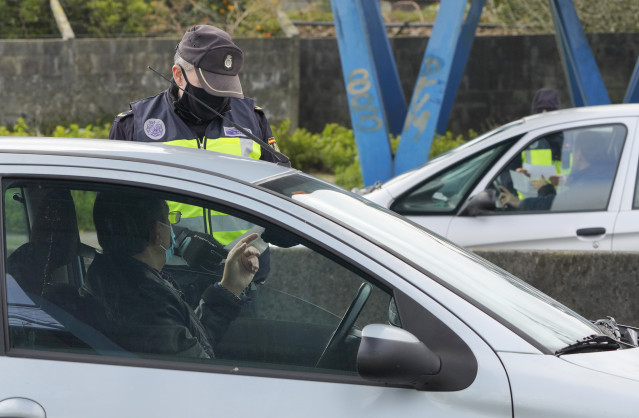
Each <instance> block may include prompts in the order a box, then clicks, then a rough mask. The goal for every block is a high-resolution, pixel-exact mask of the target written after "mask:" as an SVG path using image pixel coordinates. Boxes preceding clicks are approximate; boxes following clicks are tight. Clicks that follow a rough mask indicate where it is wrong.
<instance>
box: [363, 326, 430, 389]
mask: <svg viewBox="0 0 639 418" xmlns="http://www.w3.org/2000/svg"><path fill="white" fill-rule="evenodd" d="M440 369H441V361H440V359H439V357H438V356H437V355H436V354H435V353H433V352H432V351H431V350H430V349H429V348H428V347H426V345H425V344H424V343H423V342H421V341H419V340H418V339H417V337H415V336H414V335H413V334H411V333H410V332H408V331H406V330H404V329H401V328H397V327H394V326H392V325H381V324H371V325H367V326H365V327H364V329H363V330H362V341H361V343H360V346H359V351H358V352H357V371H358V373H359V375H360V376H361V377H362V378H364V379H366V380H371V381H374V382H378V383H383V384H392V385H402V386H404V385H406V386H413V387H417V386H418V385H419V384H420V383H421V382H422V381H423V379H424V377H425V376H430V375H435V374H437V373H439V370H440Z"/></svg>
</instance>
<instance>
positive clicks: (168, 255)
mask: <svg viewBox="0 0 639 418" xmlns="http://www.w3.org/2000/svg"><path fill="white" fill-rule="evenodd" d="M160 223H161V224H162V225H164V226H166V227H167V228H169V229H170V230H171V244H170V245H169V248H165V247H164V245H162V244H160V248H162V249H163V250H164V253H165V257H166V261H165V263H168V262H169V260H170V259H172V258H173V254H174V253H175V232H173V227H172V226H171V225H170V224H169V225H167V224H165V223H162V222H160Z"/></svg>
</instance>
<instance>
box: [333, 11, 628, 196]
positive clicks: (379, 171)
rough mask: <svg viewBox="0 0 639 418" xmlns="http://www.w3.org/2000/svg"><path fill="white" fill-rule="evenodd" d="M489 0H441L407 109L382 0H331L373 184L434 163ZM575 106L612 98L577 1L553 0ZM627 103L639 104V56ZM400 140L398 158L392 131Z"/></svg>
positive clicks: (365, 169)
mask: <svg viewBox="0 0 639 418" xmlns="http://www.w3.org/2000/svg"><path fill="white" fill-rule="evenodd" d="M485 3H486V0H470V8H469V10H468V13H467V15H466V18H465V20H464V14H465V11H466V8H467V7H466V6H467V4H468V0H445V1H444V0H442V1H441V5H442V6H443V5H445V7H440V10H439V12H438V13H437V17H436V19H435V24H434V26H433V31H432V35H431V37H430V39H429V40H428V45H427V48H426V52H425V54H424V59H423V61H422V65H421V68H420V72H419V75H418V78H417V83H416V85H415V90H414V92H413V95H412V98H411V100H410V105H409V107H408V109H407V108H406V104H405V101H404V96H403V92H402V87H401V82H400V80H399V75H398V73H397V67H396V64H395V60H394V57H393V54H392V50H391V47H390V42H389V40H388V36H387V35H386V29H385V26H384V21H383V18H382V15H381V10H380V6H379V1H378V0H331V5H332V9H333V17H334V19H335V25H336V28H337V39H338V45H339V50H340V57H341V61H342V70H343V73H344V80H345V83H346V90H347V95H348V103H349V108H350V112H351V119H352V121H353V131H354V133H355V139H356V142H357V148H358V153H359V159H360V166H361V169H362V177H363V179H364V184H365V185H366V186H369V185H372V184H373V183H375V182H376V181H382V182H383V181H385V180H387V179H388V178H390V177H391V176H395V175H398V174H401V173H403V172H405V171H407V170H410V169H412V168H414V167H416V166H418V165H420V164H422V163H424V162H426V161H427V160H428V155H429V153H430V148H431V144H432V140H433V136H434V134H435V132H438V133H440V134H443V133H444V132H445V131H446V125H447V123H448V119H449V117H450V112H451V109H452V106H453V103H454V99H455V96H456V94H457V90H458V88H459V84H460V82H461V78H462V75H463V72H464V68H465V66H466V62H467V60H468V55H469V53H470V49H471V47H472V43H473V40H474V37H475V31H476V29H477V25H478V23H479V18H480V16H481V12H482V9H483V7H484V5H485ZM549 4H550V8H551V11H552V15H553V20H554V23H555V29H556V37H557V43H558V46H559V50H560V53H561V57H562V61H563V63H564V68H565V71H566V76H567V79H568V85H569V89H570V94H571V97H572V100H573V105H574V106H589V105H597V104H607V103H610V99H609V97H608V93H607V91H606V88H605V86H604V83H603V80H602V78H601V74H600V72H599V69H598V68H597V64H596V62H595V60H594V57H593V55H592V52H591V50H590V47H589V45H588V41H587V39H586V36H585V33H584V31H583V29H582V27H581V22H580V21H579V18H578V16H577V13H576V11H575V8H574V5H573V3H572V0H549ZM624 101H625V102H639V61H637V65H636V67H635V70H634V73H633V76H632V78H631V80H630V83H629V86H628V91H627V92H626V97H625V99H624ZM400 127H403V128H401V139H400V143H399V146H398V148H397V152H396V153H395V158H394V159H393V156H392V153H391V150H390V144H389V140H388V139H389V138H388V137H389V134H395V135H396V134H397V133H398V132H399V131H400Z"/></svg>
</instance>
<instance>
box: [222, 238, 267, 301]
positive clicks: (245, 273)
mask: <svg viewBox="0 0 639 418" xmlns="http://www.w3.org/2000/svg"><path fill="white" fill-rule="evenodd" d="M258 236H259V235H258V234H251V235H248V236H246V237H244V238H243V239H241V240H240V241H238V243H237V244H235V246H234V247H233V249H232V250H231V251H230V252H229V255H228V256H227V257H226V263H225V264H224V273H223V274H222V281H221V282H220V284H221V285H222V286H224V288H225V289H228V290H229V291H231V292H233V293H234V294H235V295H237V296H239V295H240V294H241V293H242V291H243V290H244V289H245V288H246V286H248V285H249V283H251V280H253V276H255V273H257V270H258V269H259V268H260V263H259V261H258V257H259V256H260V252H259V251H258V250H257V249H256V248H255V247H249V246H248V245H249V244H250V243H251V242H253V241H254V240H255V239H257V237H258Z"/></svg>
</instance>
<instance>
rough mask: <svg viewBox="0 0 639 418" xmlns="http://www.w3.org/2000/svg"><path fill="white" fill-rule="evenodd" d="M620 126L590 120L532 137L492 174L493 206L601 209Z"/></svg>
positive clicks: (510, 210)
mask: <svg viewBox="0 0 639 418" xmlns="http://www.w3.org/2000/svg"><path fill="white" fill-rule="evenodd" d="M626 132H627V131H626V128H625V126H623V125H608V126H594V127H589V128H585V129H584V128H580V129H572V130H566V131H559V132H553V133H551V134H548V135H545V136H543V137H541V138H538V139H536V140H535V141H533V142H532V143H530V144H529V146H528V147H526V148H525V149H523V150H522V151H521V152H520V153H519V154H518V155H517V156H516V157H515V158H514V159H513V160H511V161H510V162H509V163H508V164H507V165H506V166H505V167H504V169H503V170H502V171H501V172H500V173H499V175H497V177H496V178H495V179H494V180H493V182H492V185H491V188H492V190H493V191H494V193H492V194H491V196H494V199H495V206H496V208H497V210H498V211H499V212H505V213H517V212H526V213H529V212H566V211H592V210H605V209H606V208H607V206H608V200H609V197H610V192H611V191H612V185H613V182H614V177H615V174H616V172H617V165H618V163H619V158H620V155H621V150H622V148H623V144H624V141H625V138H626ZM499 212H498V213H499Z"/></svg>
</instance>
